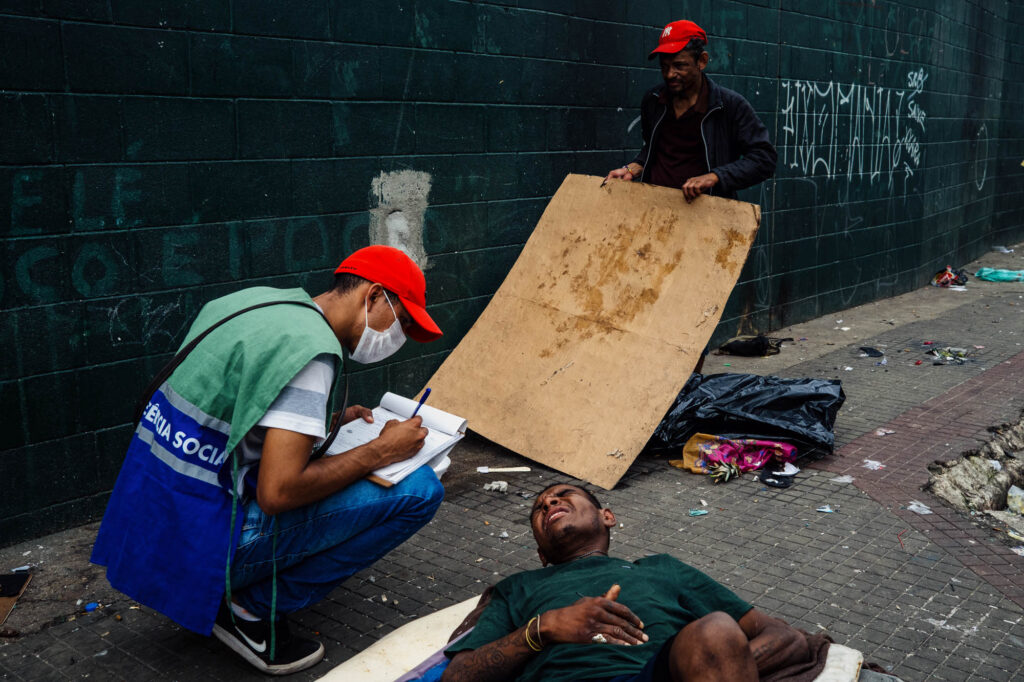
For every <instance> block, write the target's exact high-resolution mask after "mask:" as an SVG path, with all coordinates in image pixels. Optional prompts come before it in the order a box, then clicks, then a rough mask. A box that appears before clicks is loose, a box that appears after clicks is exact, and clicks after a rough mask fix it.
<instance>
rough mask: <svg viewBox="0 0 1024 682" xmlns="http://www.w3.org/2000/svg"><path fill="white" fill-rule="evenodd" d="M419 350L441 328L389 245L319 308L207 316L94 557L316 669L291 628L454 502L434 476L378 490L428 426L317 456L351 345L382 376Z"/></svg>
mask: <svg viewBox="0 0 1024 682" xmlns="http://www.w3.org/2000/svg"><path fill="white" fill-rule="evenodd" d="M207 332H208V335H205V334H207ZM406 336H409V337H412V338H413V339H414V340H416V341H431V340H434V339H436V338H438V337H440V336H441V330H440V329H439V328H438V327H437V325H436V324H435V323H434V321H433V320H432V319H431V318H430V316H429V315H428V314H427V311H426V282H425V280H424V277H423V273H422V272H421V271H420V269H419V268H418V267H417V266H416V264H415V263H414V262H413V261H412V260H411V259H410V258H409V257H408V256H406V255H405V254H404V253H402V252H401V251H399V250H398V249H393V248H390V247H385V246H370V247H367V248H365V249H360V250H359V251H356V252H355V253H353V254H352V255H351V256H349V257H348V258H346V259H345V260H344V261H343V262H342V263H341V265H340V266H338V269H337V270H336V271H335V278H334V283H333V286H332V287H331V288H330V289H328V290H327V291H325V292H323V293H322V294H320V295H318V296H316V297H315V298H311V297H310V296H309V295H308V294H307V293H306V292H305V291H303V290H302V289H287V290H286V289H271V288H269V287H253V288H249V289H243V290H242V291H238V292H235V293H233V294H229V295H227V296H224V297H222V298H218V299H216V300H214V301H211V302H209V303H207V304H206V306H204V307H203V309H202V310H201V311H200V313H199V316H198V317H197V318H196V320H195V322H194V323H193V325H192V328H191V329H190V330H189V333H188V337H187V338H186V344H185V345H184V346H183V348H182V350H180V351H179V353H178V356H176V358H175V360H176V361H177V360H180V364H178V365H177V367H176V368H175V369H173V371H171V367H168V368H165V372H163V373H161V375H160V376H158V378H157V379H156V380H155V381H154V384H156V385H152V386H151V392H150V393H151V395H150V396H148V401H149V402H148V404H147V405H146V406H145V408H144V409H142V410H141V412H140V414H139V416H138V419H137V423H136V429H135V433H134V435H133V437H132V440H131V443H130V444H129V446H128V454H127V456H126V458H125V461H124V464H123V465H122V468H121V473H120V475H119V476H118V479H117V484H116V485H115V487H114V491H113V494H112V495H111V498H110V503H109V505H108V506H107V511H106V514H105V516H104V518H103V524H102V525H101V526H100V530H99V536H98V538H97V540H96V545H95V547H94V549H93V555H92V561H94V562H95V563H97V564H101V565H104V566H106V567H107V578H108V579H109V580H110V584H111V585H113V586H114V587H115V588H117V589H118V590H120V591H121V592H124V593H125V594H127V595H128V596H129V597H131V598H132V599H135V600H137V601H139V602H141V603H143V604H145V605H146V606H149V607H151V608H153V609H155V610H157V611H159V612H161V613H163V614H164V615H166V616H168V617H169V618H171V619H173V620H175V621H177V622H178V623H180V624H181V625H183V626H184V627H186V628H188V629H190V630H193V631H195V632H198V633H200V634H204V635H209V634H211V633H212V634H213V635H215V636H216V637H217V638H218V639H220V640H221V641H223V642H224V643H225V644H226V645H227V646H228V647H230V648H231V649H232V650H233V651H235V652H236V653H237V654H239V655H241V656H242V657H243V658H244V659H245V660H246V661H248V662H249V663H250V664H252V665H253V666H254V667H256V668H257V669H259V670H261V671H263V672H266V673H270V674H277V675H282V674H287V673H292V672H296V671H298V670H302V669H304V668H307V667H309V666H311V665H314V664H315V663H317V662H318V661H320V659H322V658H323V655H324V646H323V644H321V643H320V642H317V641H313V640H309V639H303V638H299V637H292V636H291V635H290V634H289V630H288V628H287V623H286V622H285V620H284V617H283V616H284V614H287V613H290V612H292V611H296V610H298V609H301V608H304V607H306V606H309V605H310V604H313V603H315V602H317V601H319V600H321V599H323V598H324V597H326V596H327V594H328V593H329V592H330V591H331V590H332V589H334V587H336V586H337V585H338V584H339V583H341V582H342V581H344V580H345V579H346V578H348V577H349V576H350V575H352V574H353V573H355V572H357V571H359V570H361V569H363V568H365V567H367V566H369V565H370V564H372V563H373V562H374V561H376V560H377V559H379V558H380V557H382V556H384V555H385V554H386V553H387V552H389V551H390V550H391V549H393V548H395V547H396V546H398V545H399V544H400V543H402V542H403V541H404V540H405V539H406V538H408V537H410V536H411V535H412V534H413V533H415V532H416V531H417V530H419V528H421V527H422V526H423V525H424V524H425V523H427V522H428V521H429V520H430V519H431V518H432V517H433V515H434V512H435V511H437V508H438V506H439V505H440V503H441V498H442V497H443V496H444V489H443V488H442V486H441V483H440V482H439V481H438V479H437V477H436V476H435V474H434V472H433V471H431V470H430V469H429V468H428V467H421V468H420V469H417V470H416V471H415V472H413V474H412V475H410V476H409V477H408V478H406V479H404V480H403V481H401V482H400V483H399V484H397V485H395V486H394V487H392V488H383V487H381V486H378V485H376V484H374V483H371V482H369V481H367V480H365V477H366V475H367V474H369V473H370V472H371V471H374V470H375V469H377V468H380V467H382V466H386V465H388V464H390V463H392V462H398V461H402V460H405V459H408V458H409V457H411V456H412V455H413V454H415V453H416V452H417V451H418V450H419V449H420V448H421V447H422V445H423V442H424V439H425V437H426V435H427V429H425V428H423V426H422V423H421V418H420V417H413V418H412V419H409V420H407V421H401V422H399V421H392V422H388V423H387V424H386V425H385V426H384V428H383V430H382V431H381V433H380V436H379V437H377V438H376V439H374V440H372V441H370V442H368V443H366V444H363V445H360V446H357V447H354V448H352V449H349V450H347V451H345V452H341V453H340V454H337V455H333V456H327V457H321V456H319V455H321V454H323V453H324V451H325V450H326V448H325V447H323V446H322V445H319V446H318V441H320V440H321V439H324V437H325V434H326V425H327V423H328V420H329V419H328V418H329V407H328V405H329V401H330V395H331V392H332V386H333V384H334V379H335V375H336V374H337V372H338V370H339V369H340V368H341V363H342V358H343V356H342V348H344V349H345V350H346V351H348V353H349V357H350V358H351V359H352V360H354V361H356V362H360V363H372V362H377V361H379V360H383V359H384V358H386V357H388V356H389V355H391V354H393V353H395V352H396V351H397V350H398V349H399V348H400V347H401V346H402V344H403V342H404V341H405V339H406ZM197 340H198V342H197ZM193 343H195V345H194V346H193V345H192V344H193ZM190 349H191V350H190ZM186 351H188V352H187V354H186ZM182 358H183V359H182ZM353 419H365V420H366V421H372V420H373V417H372V414H371V412H370V410H368V409H367V408H365V407H360V406H352V407H350V408H348V409H347V410H346V411H345V413H344V414H343V415H339V419H338V421H337V422H336V423H338V424H340V423H345V422H349V421H352V420H353ZM333 433H334V434H336V433H337V430H336V428H335V430H334V431H333Z"/></svg>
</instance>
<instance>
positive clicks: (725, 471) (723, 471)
mask: <svg viewBox="0 0 1024 682" xmlns="http://www.w3.org/2000/svg"><path fill="white" fill-rule="evenodd" d="M698 435H699V434H698ZM706 466H707V470H708V475H709V476H711V480H712V481H713V482H715V483H728V482H729V479H730V478H739V476H740V474H741V473H742V472H741V470H740V467H739V466H738V465H736V464H732V463H731V462H707V463H706Z"/></svg>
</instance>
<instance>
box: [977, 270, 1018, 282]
mask: <svg viewBox="0 0 1024 682" xmlns="http://www.w3.org/2000/svg"><path fill="white" fill-rule="evenodd" d="M974 276H975V277H977V278H978V279H984V280H987V281H989V282H1020V281H1021V280H1024V270H998V269H996V268H981V269H980V270H978V271H977V272H976V273H974Z"/></svg>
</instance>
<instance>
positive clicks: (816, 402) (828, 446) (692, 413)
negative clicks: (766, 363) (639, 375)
mask: <svg viewBox="0 0 1024 682" xmlns="http://www.w3.org/2000/svg"><path fill="white" fill-rule="evenodd" d="M845 400H846V394H845V393H843V388H842V385H841V382H840V381H838V380H837V379H781V378H779V377H773V376H758V375H756V374H711V375H706V376H705V375H701V374H694V375H693V376H691V377H690V380H689V381H687V382H686V385H685V386H683V390H682V391H680V392H679V395H678V396H677V397H676V400H675V402H674V403H673V404H672V407H671V408H670V409H669V411H668V414H666V415H665V418H664V419H662V420H661V424H659V425H658V428H657V429H655V431H654V435H653V436H651V440H650V442H649V443H648V447H649V448H651V449H654V450H678V449H679V448H682V447H683V445H685V444H686V441H687V440H689V438H690V436H692V435H693V434H695V433H698V432H699V433H711V434H714V435H717V436H730V437H738V438H758V439H762V440H782V441H785V442H788V443H793V444H795V445H797V446H798V447H799V446H801V445H802V446H804V448H805V449H806V448H808V447H809V448H811V449H815V448H820V449H823V450H826V451H828V452H831V451H832V449H833V447H834V445H835V435H834V434H833V433H832V427H833V426H835V423H836V414H838V412H839V408H840V407H842V405H843V402H844V401H845Z"/></svg>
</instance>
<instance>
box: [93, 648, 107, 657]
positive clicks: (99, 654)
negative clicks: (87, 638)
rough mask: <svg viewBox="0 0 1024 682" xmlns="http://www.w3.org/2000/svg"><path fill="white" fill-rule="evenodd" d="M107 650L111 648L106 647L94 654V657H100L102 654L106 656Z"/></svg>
mask: <svg viewBox="0 0 1024 682" xmlns="http://www.w3.org/2000/svg"><path fill="white" fill-rule="evenodd" d="M107 651H109V649H104V650H103V651H101V652H99V653H98V654H93V655H92V657H93V658H99V657H100V656H106V655H107Z"/></svg>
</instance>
